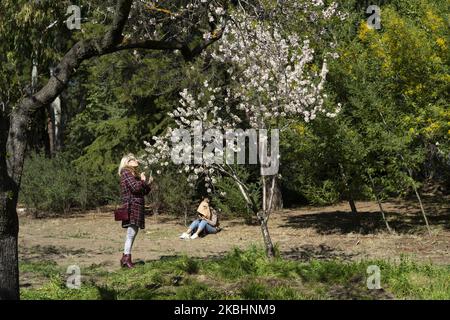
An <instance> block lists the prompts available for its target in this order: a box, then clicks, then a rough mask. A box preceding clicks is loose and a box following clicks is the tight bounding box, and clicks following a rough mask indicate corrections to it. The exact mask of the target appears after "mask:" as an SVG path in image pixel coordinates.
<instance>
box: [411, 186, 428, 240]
mask: <svg viewBox="0 0 450 320" xmlns="http://www.w3.org/2000/svg"><path fill="white" fill-rule="evenodd" d="M413 189H414V192H415V193H416V197H417V200H419V205H420V211H421V212H422V216H423V219H424V220H425V225H426V226H427V230H428V235H429V236H430V237H431V236H432V234H431V229H430V225H429V224H428V219H427V215H426V214H425V209H424V208H423V204H422V199H421V197H420V194H419V191H417V188H416V187H415V186H413Z"/></svg>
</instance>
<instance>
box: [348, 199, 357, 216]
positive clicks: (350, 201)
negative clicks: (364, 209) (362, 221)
mask: <svg viewBox="0 0 450 320" xmlns="http://www.w3.org/2000/svg"><path fill="white" fill-rule="evenodd" d="M348 203H349V204H350V209H352V213H353V214H358V210H357V209H356V205H355V200H353V198H350V199H349V200H348Z"/></svg>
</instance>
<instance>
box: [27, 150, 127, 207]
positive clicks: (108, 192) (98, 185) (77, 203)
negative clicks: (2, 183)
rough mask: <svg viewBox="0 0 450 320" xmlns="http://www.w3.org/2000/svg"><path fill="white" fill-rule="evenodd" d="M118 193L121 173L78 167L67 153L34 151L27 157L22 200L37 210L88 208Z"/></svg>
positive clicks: (110, 200) (103, 202)
mask: <svg viewBox="0 0 450 320" xmlns="http://www.w3.org/2000/svg"><path fill="white" fill-rule="evenodd" d="M118 195H119V179H118V176H117V175H113V174H112V173H110V172H109V171H106V170H105V171H98V172H97V171H90V172H88V171H85V170H80V169H77V168H76V167H75V166H74V165H73V164H72V162H71V161H70V160H69V159H68V157H67V156H66V155H65V154H63V153H60V154H57V155H56V156H55V157H53V158H48V157H46V156H45V155H43V154H40V153H32V154H31V155H30V156H29V157H28V158H27V159H26V160H25V164H24V171H23V176H22V184H21V190H20V194H19V202H21V203H23V204H24V205H25V206H26V207H27V208H28V209H29V210H31V211H33V212H35V213H36V212H54V213H66V212H68V210H69V209H71V208H81V209H86V208H90V207H95V206H98V205H104V204H107V203H111V202H114V201H117V198H118Z"/></svg>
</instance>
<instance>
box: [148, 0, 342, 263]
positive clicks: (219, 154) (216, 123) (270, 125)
mask: <svg viewBox="0 0 450 320" xmlns="http://www.w3.org/2000/svg"><path fill="white" fill-rule="evenodd" d="M288 2H289V1H288ZM316 2H317V4H314V3H313V5H312V6H311V7H307V9H311V10H313V11H314V12H315V13H317V12H319V13H321V14H322V16H323V18H324V19H328V18H329V17H330V16H331V15H332V14H336V12H337V11H336V5H335V4H332V5H331V6H330V7H331V8H334V9H332V12H331V11H330V9H329V8H330V7H325V6H324V5H323V3H320V1H316ZM317 8H319V9H320V10H319V11H318V10H317ZM303 9H304V10H305V7H303ZM219 13H220V12H219ZM265 13H266V14H267V12H265ZM262 16H264V13H262V14H261V11H260V12H258V14H256V15H255V14H251V13H249V12H243V11H237V12H235V13H232V14H231V18H230V23H229V24H227V26H226V27H225V29H224V32H223V35H222V40H221V42H220V44H218V45H217V46H216V47H215V48H214V50H213V51H212V52H211V53H210V57H211V58H212V59H213V60H214V61H215V62H216V63H218V64H220V65H221V66H223V67H224V68H225V69H226V74H227V78H228V79H229V81H226V82H225V83H217V84H215V85H214V84H213V83H210V82H209V81H205V82H204V83H202V84H199V85H198V86H196V87H194V88H192V89H190V90H188V89H185V90H183V91H182V92H180V96H181V99H180V101H179V102H180V106H179V107H177V108H176V109H175V110H174V111H173V112H171V113H170V114H169V115H170V116H171V117H172V118H173V119H174V123H175V124H176V126H175V127H174V128H169V129H168V130H167V132H166V133H165V134H164V135H163V136H160V137H153V139H154V140H155V142H154V143H153V144H150V143H149V142H145V144H146V154H145V156H144V157H143V160H144V161H146V162H147V164H148V165H150V166H154V165H157V166H160V167H161V168H164V167H165V166H167V165H168V164H169V161H173V162H175V163H176V164H180V165H181V164H183V165H184V167H183V168H182V169H180V172H181V171H182V170H184V171H186V172H188V173H189V177H188V179H189V181H190V182H191V183H192V185H193V184H194V182H196V181H204V183H205V187H206V188H207V191H208V192H213V191H214V183H215V182H216V181H217V180H218V176H228V177H230V178H232V179H233V180H234V182H235V183H236V185H237V187H238V188H239V190H240V192H241V193H242V196H243V197H244V199H245V201H246V203H247V205H248V207H249V208H250V209H251V210H252V211H253V213H254V214H255V215H256V217H257V219H258V222H259V224H260V226H261V231H262V235H263V239H264V244H265V247H266V252H267V255H268V256H269V257H273V256H274V247H273V243H272V240H271V238H270V234H269V229H268V221H269V217H270V214H271V212H272V211H273V210H272V209H273V199H274V189H275V186H276V183H277V179H278V177H279V175H278V172H277V169H278V166H279V161H280V155H279V154H278V138H279V130H283V129H285V128H286V127H287V126H288V125H289V123H290V121H293V120H298V119H299V118H301V119H303V120H304V121H305V122H309V121H312V120H314V119H315V118H316V117H317V115H318V114H319V113H321V114H324V115H326V116H328V117H334V116H335V115H336V114H337V112H339V106H337V107H336V108H334V109H333V110H326V108H325V107H324V99H326V96H324V94H323V89H324V84H325V81H326V76H327V73H328V68H327V58H335V57H336V54H335V53H334V52H332V50H330V52H327V53H326V54H324V56H323V59H320V60H321V67H320V68H319V70H320V71H315V69H314V68H313V67H312V62H313V61H314V59H315V56H314V50H313V49H312V48H311V47H310V41H309V40H308V39H307V38H305V39H302V40H301V39H300V37H299V35H298V34H296V33H293V32H288V31H287V30H285V29H284V28H283V26H282V25H281V24H279V23H277V22H276V21H277V20H276V19H271V20H269V21H266V20H264V19H263V18H262ZM210 36H211V34H209V33H206V34H205V35H204V38H205V39H208V38H209V37H210ZM244 130H245V131H244ZM268 133H270V134H271V139H270V141H269V139H268V135H267V134H268ZM246 137H248V139H249V142H250V144H249V146H248V147H247V148H246V146H245V138H246ZM224 140H225V148H223V146H224ZM269 148H270V150H271V152H270V156H269V155H268V154H267V151H268V149H269ZM245 149H248V150H247V151H248V152H249V157H248V159H247V160H248V161H247V164H256V157H255V153H254V152H253V151H255V150H256V149H258V151H259V157H258V160H259V164H258V165H259V168H260V170H259V172H260V185H261V188H262V195H261V198H260V199H259V200H255V198H254V197H252V196H251V195H250V190H249V187H248V186H247V185H246V183H245V182H243V181H242V180H241V179H240V178H239V176H238V174H237V171H236V170H235V165H239V164H244V163H245V161H243V159H245ZM235 153H237V159H235ZM161 168H160V169H159V170H158V172H160V170H162V169H161Z"/></svg>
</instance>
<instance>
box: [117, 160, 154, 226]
mask: <svg viewBox="0 0 450 320" xmlns="http://www.w3.org/2000/svg"><path fill="white" fill-rule="evenodd" d="M149 192H150V186H149V185H148V184H147V183H146V182H144V181H141V179H140V178H139V177H136V176H134V175H133V173H131V171H130V170H127V169H124V170H123V171H122V173H121V174H120V196H121V199H122V205H123V206H129V210H130V220H128V221H122V227H124V228H127V227H129V226H130V225H135V226H137V227H139V228H141V229H144V228H145V215H144V196H145V195H146V194H148V193H149Z"/></svg>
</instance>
